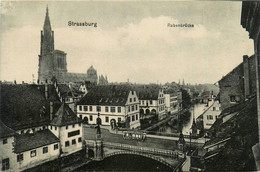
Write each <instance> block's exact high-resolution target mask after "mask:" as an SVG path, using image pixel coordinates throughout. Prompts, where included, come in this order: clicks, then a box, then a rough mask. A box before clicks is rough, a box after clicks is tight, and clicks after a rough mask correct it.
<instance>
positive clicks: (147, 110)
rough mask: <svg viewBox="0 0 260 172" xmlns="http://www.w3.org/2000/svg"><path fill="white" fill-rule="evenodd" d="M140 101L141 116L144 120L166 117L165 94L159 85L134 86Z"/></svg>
mask: <svg viewBox="0 0 260 172" xmlns="http://www.w3.org/2000/svg"><path fill="white" fill-rule="evenodd" d="M133 88H134V89H135V90H137V93H138V97H139V101H140V115H141V116H142V118H147V117H149V116H153V115H157V116H158V119H163V118H165V117H166V109H165V96H164V92H163V90H162V89H161V87H160V86H158V85H140V86H134V87H133Z"/></svg>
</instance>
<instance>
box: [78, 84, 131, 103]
mask: <svg viewBox="0 0 260 172" xmlns="http://www.w3.org/2000/svg"><path fill="white" fill-rule="evenodd" d="M131 90H132V89H131V87H130V86H128V85H102V86H96V87H94V88H92V89H90V90H89V92H88V94H87V95H85V96H84V97H83V98H82V99H81V100H80V101H79V102H78V103H77V104H78V105H114V106H124V105H125V104H126V101H127V98H128V94H129V92H130V91H131Z"/></svg>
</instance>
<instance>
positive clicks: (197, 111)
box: [153, 104, 207, 135]
mask: <svg viewBox="0 0 260 172" xmlns="http://www.w3.org/2000/svg"><path fill="white" fill-rule="evenodd" d="M206 108H207V107H206V104H195V105H194V110H193V108H190V109H189V111H188V112H185V119H184V122H183V125H182V126H183V127H182V133H183V134H185V135H189V133H190V132H191V130H190V129H191V126H192V122H193V114H194V116H195V119H197V118H198V117H199V116H200V115H201V114H202V113H203V112H204V111H205V110H206ZM176 120H177V119H176ZM177 129H178V123H177V122H175V123H174V122H173V123H165V124H163V125H162V126H160V127H158V128H155V129H154V130H153V131H157V132H163V133H168V134H170V133H178V130H177Z"/></svg>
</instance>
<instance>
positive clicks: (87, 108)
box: [77, 85, 140, 129]
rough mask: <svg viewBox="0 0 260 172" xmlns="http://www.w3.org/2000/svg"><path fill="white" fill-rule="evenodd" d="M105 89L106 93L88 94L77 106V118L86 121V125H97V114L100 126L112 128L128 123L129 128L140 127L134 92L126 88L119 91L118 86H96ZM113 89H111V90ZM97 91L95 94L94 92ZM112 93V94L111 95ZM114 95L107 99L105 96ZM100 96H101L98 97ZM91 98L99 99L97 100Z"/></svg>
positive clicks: (136, 98) (99, 91)
mask: <svg viewBox="0 0 260 172" xmlns="http://www.w3.org/2000/svg"><path fill="white" fill-rule="evenodd" d="M98 87H102V88H103V87H106V88H105V89H107V91H108V92H105V91H104V92H103V94H102V91H103V89H101V88H97V90H94V91H95V93H94V91H93V90H90V91H92V92H91V93H90V94H89V93H88V94H87V95H86V96H85V97H84V98H83V101H80V102H79V103H78V105H77V115H78V117H79V118H81V119H83V120H84V121H87V123H88V124H97V118H98V113H99V114H100V119H101V125H103V126H111V128H114V127H115V126H116V125H117V124H118V123H121V122H126V121H128V122H129V128H131V129H132V128H138V127H139V126H140V113H139V108H140V105H139V99H138V97H137V94H136V92H135V91H131V90H129V89H127V88H124V89H119V88H117V87H120V86H115V87H112V86H105V85H103V86H98ZM111 87H112V88H114V89H112V88H111ZM96 91H97V92H96ZM112 92H114V93H112ZM110 93H112V94H114V96H111V97H108V95H107V94H110ZM99 94H102V96H98V95H99ZM93 97H99V98H98V100H96V99H93Z"/></svg>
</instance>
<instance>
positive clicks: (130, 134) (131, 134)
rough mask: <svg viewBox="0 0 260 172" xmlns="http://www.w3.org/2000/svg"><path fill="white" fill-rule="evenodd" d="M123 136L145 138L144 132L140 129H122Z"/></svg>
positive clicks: (134, 138)
mask: <svg viewBox="0 0 260 172" xmlns="http://www.w3.org/2000/svg"><path fill="white" fill-rule="evenodd" d="M123 138H124V139H125V140H140V141H145V140H146V133H144V132H140V131H124V133H123Z"/></svg>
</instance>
